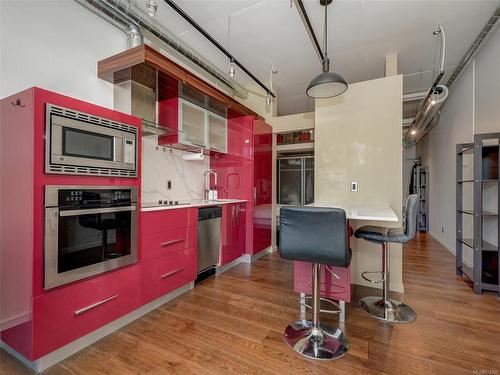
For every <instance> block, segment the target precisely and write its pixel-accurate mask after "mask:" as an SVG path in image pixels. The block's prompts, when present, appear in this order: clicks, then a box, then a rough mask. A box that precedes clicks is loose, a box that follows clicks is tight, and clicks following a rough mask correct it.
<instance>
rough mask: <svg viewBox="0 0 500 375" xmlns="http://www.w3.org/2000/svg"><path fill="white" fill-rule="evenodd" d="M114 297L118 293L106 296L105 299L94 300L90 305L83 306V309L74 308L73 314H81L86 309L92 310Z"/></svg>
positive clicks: (116, 296)
mask: <svg viewBox="0 0 500 375" xmlns="http://www.w3.org/2000/svg"><path fill="white" fill-rule="evenodd" d="M115 298H118V294H115V295H114V296H111V297H108V298H106V299H103V300H102V301H99V302H96V303H94V304H92V305H89V306H87V307H84V308H83V309H80V310H76V311H75V316H79V315H82V314H83V313H86V312H87V311H89V310H92V309H94V308H96V307H98V306H101V305H104V304H105V303H107V302H109V301H112V300H114V299H115Z"/></svg>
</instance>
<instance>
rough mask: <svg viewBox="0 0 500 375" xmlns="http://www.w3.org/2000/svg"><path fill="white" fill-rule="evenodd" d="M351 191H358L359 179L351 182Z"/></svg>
mask: <svg viewBox="0 0 500 375" xmlns="http://www.w3.org/2000/svg"><path fill="white" fill-rule="evenodd" d="M351 191H353V192H355V191H358V181H353V182H351Z"/></svg>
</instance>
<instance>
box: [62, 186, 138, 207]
mask: <svg viewBox="0 0 500 375" xmlns="http://www.w3.org/2000/svg"><path fill="white" fill-rule="evenodd" d="M58 195H59V196H58V203H59V204H58V205H59V207H66V208H70V207H75V208H76V207H78V208H81V207H103V206H106V205H112V206H120V205H129V204H130V203H131V202H132V197H131V191H130V189H109V190H108V189H106V190H103V189H60V190H59V193H58Z"/></svg>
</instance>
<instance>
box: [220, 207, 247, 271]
mask: <svg viewBox="0 0 500 375" xmlns="http://www.w3.org/2000/svg"><path fill="white" fill-rule="evenodd" d="M243 205H244V203H243ZM244 244H245V212H244V210H243V209H242V204H240V203H234V204H226V205H224V206H222V224H221V253H220V260H219V263H220V265H221V266H223V265H225V264H227V263H229V262H231V261H233V260H235V259H237V258H239V257H240V256H241V255H242V254H243V253H244V251H245V248H244Z"/></svg>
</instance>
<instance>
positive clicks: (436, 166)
mask: <svg viewBox="0 0 500 375" xmlns="http://www.w3.org/2000/svg"><path fill="white" fill-rule="evenodd" d="M489 132H500V29H497V30H496V31H495V33H494V34H493V35H492V36H491V38H490V39H489V40H488V41H487V44H486V45H485V46H484V48H483V50H482V51H481V52H480V53H479V55H478V56H476V58H475V59H474V61H473V62H472V63H470V64H469V65H468V66H467V67H466V68H465V69H464V71H463V72H462V74H461V76H460V77H459V78H458V80H457V81H455V83H454V84H453V85H452V87H451V88H450V96H449V97H448V100H447V102H446V103H445V104H444V106H443V109H442V113H441V118H440V121H439V124H438V125H437V126H436V127H435V128H434V129H433V130H432V131H431V132H430V133H429V135H427V136H426V137H425V138H424V139H423V140H422V141H421V142H419V143H418V144H417V155H420V156H421V157H422V163H423V165H427V166H429V173H430V178H429V179H430V188H429V214H430V218H429V219H430V220H429V223H430V232H431V234H432V235H433V236H434V237H436V238H437V239H438V240H440V241H441V243H442V244H443V245H444V246H446V247H447V248H448V249H449V250H450V251H452V252H454V251H455V231H456V224H455V220H456V216H455V210H456V206H455V195H456V194H455V192H456V184H455V181H456V150H455V147H456V144H457V143H467V142H473V140H474V136H473V135H474V134H477V133H489ZM466 168H468V169H469V171H470V170H471V169H472V166H471V165H470V162H467V166H466ZM468 194H469V195H470V196H472V192H469V193H468ZM464 195H467V192H465V193H464ZM464 204H471V201H470V199H469V201H467V200H466V201H465V202H464ZM469 207H471V206H469ZM469 225H470V223H469V224H466V223H464V230H465V227H468V226H469ZM464 248H465V246H464ZM466 255H468V258H470V257H471V254H466Z"/></svg>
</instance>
